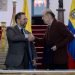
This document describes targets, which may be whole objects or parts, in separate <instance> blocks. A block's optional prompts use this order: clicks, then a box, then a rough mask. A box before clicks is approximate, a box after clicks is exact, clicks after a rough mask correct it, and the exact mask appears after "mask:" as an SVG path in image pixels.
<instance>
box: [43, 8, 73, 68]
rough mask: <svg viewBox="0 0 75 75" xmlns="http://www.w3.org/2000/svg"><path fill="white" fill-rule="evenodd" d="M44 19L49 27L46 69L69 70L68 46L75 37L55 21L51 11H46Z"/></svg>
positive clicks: (46, 44) (45, 38)
mask: <svg viewBox="0 0 75 75" xmlns="http://www.w3.org/2000/svg"><path fill="white" fill-rule="evenodd" d="M42 19H43V21H44V22H45V23H46V24H47V25H48V28H47V31H46V33H45V37H44V42H45V44H44V55H43V66H44V69H67V60H68V58H67V44H68V43H69V42H70V41H71V40H72V39H73V35H72V33H70V31H69V30H68V29H67V27H66V26H65V25H64V24H63V23H62V22H60V21H57V20H56V19H55V15H54V13H53V12H52V11H51V10H49V9H47V10H45V11H44V12H43V16H42Z"/></svg>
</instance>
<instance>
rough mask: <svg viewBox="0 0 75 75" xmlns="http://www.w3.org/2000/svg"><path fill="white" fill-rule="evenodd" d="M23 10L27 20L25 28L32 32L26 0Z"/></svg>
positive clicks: (26, 0)
mask: <svg viewBox="0 0 75 75" xmlns="http://www.w3.org/2000/svg"><path fill="white" fill-rule="evenodd" d="M23 12H25V14H26V16H27V18H28V22H27V25H26V30H28V31H29V32H32V29H31V18H30V14H29V7H28V0H24V4H23Z"/></svg>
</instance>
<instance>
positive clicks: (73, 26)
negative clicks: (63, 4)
mask: <svg viewBox="0 0 75 75" xmlns="http://www.w3.org/2000/svg"><path fill="white" fill-rule="evenodd" d="M68 28H69V30H70V31H71V32H72V33H73V35H75V0H72V4H71V9H70V14H69V23H68ZM68 54H69V61H68V67H69V69H75V39H73V40H72V41H71V42H70V43H69V44H68Z"/></svg>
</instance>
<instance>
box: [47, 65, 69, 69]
mask: <svg viewBox="0 0 75 75" xmlns="http://www.w3.org/2000/svg"><path fill="white" fill-rule="evenodd" d="M46 69H50V70H66V69H68V66H67V64H52V65H49V66H47V67H46Z"/></svg>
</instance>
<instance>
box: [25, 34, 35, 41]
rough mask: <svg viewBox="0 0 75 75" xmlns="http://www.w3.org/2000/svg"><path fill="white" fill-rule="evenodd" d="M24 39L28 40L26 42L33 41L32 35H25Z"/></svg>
mask: <svg viewBox="0 0 75 75" xmlns="http://www.w3.org/2000/svg"><path fill="white" fill-rule="evenodd" d="M26 38H27V39H28V41H34V40H35V37H34V35H33V34H27V36H26Z"/></svg>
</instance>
